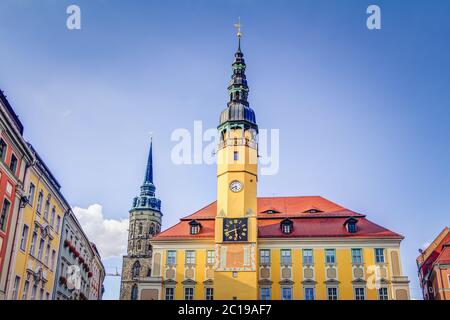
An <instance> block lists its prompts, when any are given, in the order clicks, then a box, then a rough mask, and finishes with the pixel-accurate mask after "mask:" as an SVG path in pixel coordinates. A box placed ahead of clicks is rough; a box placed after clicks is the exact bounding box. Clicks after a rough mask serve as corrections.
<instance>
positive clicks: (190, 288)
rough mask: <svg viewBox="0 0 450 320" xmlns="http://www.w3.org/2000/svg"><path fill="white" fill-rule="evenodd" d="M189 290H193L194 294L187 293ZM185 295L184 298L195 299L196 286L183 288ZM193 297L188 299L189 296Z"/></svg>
mask: <svg viewBox="0 0 450 320" xmlns="http://www.w3.org/2000/svg"><path fill="white" fill-rule="evenodd" d="M187 290H192V295H191V294H189V295H188V294H187ZM183 295H184V300H194V295H195V289H194V287H184V288H183ZM188 296H189V297H191V298H192V299H187V297H188Z"/></svg>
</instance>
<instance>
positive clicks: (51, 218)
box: [50, 207, 56, 228]
mask: <svg viewBox="0 0 450 320" xmlns="http://www.w3.org/2000/svg"><path fill="white" fill-rule="evenodd" d="M55 215H56V209H55V207H53V209H52V214H51V216H50V227H52V228H53V224H54V223H55Z"/></svg>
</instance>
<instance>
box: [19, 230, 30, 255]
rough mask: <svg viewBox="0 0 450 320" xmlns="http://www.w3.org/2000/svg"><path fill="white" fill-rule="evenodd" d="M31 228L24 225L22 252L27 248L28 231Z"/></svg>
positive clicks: (21, 243) (21, 240)
mask: <svg viewBox="0 0 450 320" xmlns="http://www.w3.org/2000/svg"><path fill="white" fill-rule="evenodd" d="M29 229H30V228H29V227H28V226H27V225H26V224H24V225H23V229H22V238H21V239H20V250H22V251H25V249H26V247H27V241H28V231H29Z"/></svg>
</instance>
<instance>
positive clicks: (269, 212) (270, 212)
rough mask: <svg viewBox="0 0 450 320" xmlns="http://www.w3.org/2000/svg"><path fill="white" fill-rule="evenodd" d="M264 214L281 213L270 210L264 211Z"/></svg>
mask: <svg viewBox="0 0 450 320" xmlns="http://www.w3.org/2000/svg"><path fill="white" fill-rule="evenodd" d="M263 213H268V214H275V213H280V211H277V210H275V209H269V210H266V211H263Z"/></svg>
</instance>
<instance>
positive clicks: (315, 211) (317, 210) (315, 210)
mask: <svg viewBox="0 0 450 320" xmlns="http://www.w3.org/2000/svg"><path fill="white" fill-rule="evenodd" d="M319 212H323V211H321V210H319V209H316V208H311V209H308V210H306V211H303V213H319Z"/></svg>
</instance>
